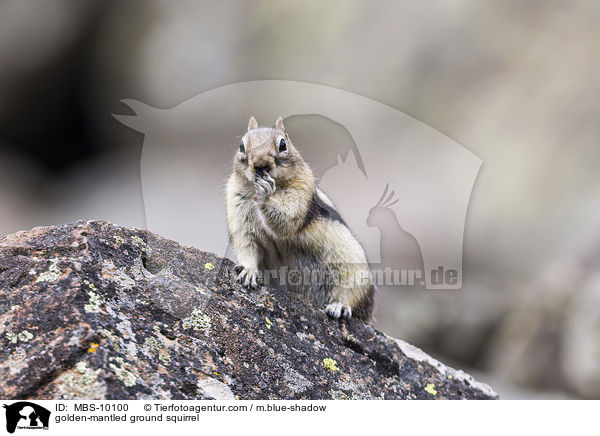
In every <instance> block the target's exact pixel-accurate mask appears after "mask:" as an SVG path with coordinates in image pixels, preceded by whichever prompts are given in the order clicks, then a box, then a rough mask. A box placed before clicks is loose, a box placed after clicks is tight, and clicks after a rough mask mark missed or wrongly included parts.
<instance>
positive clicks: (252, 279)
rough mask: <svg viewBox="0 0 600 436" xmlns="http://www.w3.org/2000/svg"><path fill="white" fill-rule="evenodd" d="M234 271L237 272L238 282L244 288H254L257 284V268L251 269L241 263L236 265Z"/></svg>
mask: <svg viewBox="0 0 600 436" xmlns="http://www.w3.org/2000/svg"><path fill="white" fill-rule="evenodd" d="M234 271H235V272H236V273H239V274H238V277H237V279H238V282H240V283H241V284H242V286H244V287H245V288H249V289H255V288H256V287H257V286H258V282H259V276H258V271H257V270H252V269H248V268H246V267H244V266H243V265H236V266H235V268H234Z"/></svg>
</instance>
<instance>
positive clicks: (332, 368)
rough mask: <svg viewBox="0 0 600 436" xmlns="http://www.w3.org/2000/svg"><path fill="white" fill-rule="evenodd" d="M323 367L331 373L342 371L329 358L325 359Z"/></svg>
mask: <svg viewBox="0 0 600 436" xmlns="http://www.w3.org/2000/svg"><path fill="white" fill-rule="evenodd" d="M323 365H325V368H327V369H328V370H329V371H333V372H336V371H339V370H340V369H339V368H338V366H337V362H336V361H335V360H333V359H331V358H329V357H326V358H325V359H323Z"/></svg>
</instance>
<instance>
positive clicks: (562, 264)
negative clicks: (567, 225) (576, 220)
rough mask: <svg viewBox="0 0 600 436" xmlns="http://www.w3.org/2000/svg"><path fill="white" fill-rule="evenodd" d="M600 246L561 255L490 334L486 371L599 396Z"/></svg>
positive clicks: (516, 381)
mask: <svg viewBox="0 0 600 436" xmlns="http://www.w3.org/2000/svg"><path fill="white" fill-rule="evenodd" d="M598 259H600V245H599V244H598V243H597V242H592V243H591V244H590V246H589V247H587V248H584V249H580V250H576V251H569V252H567V253H560V254H559V255H558V256H557V259H556V260H555V261H554V262H552V263H551V264H549V265H548V267H547V268H546V269H545V270H544V271H543V272H542V273H541V274H540V275H539V277H537V278H536V279H535V280H533V281H532V282H531V283H528V284H525V285H524V286H523V288H524V289H526V292H522V293H521V296H520V298H518V299H516V300H515V304H514V307H513V309H512V310H510V312H509V313H508V314H507V316H505V317H504V319H503V322H502V323H501V325H500V326H499V328H498V329H497V331H496V332H495V333H494V334H493V335H491V337H490V339H489V342H488V348H489V350H490V351H489V354H488V356H487V359H486V360H487V363H486V364H485V367H486V369H487V370H488V371H489V372H491V373H493V374H494V375H495V376H496V377H497V378H499V379H503V380H506V381H509V382H511V383H514V384H519V385H522V386H535V387H537V388H542V389H546V390H559V391H563V392H567V393H568V394H570V395H574V396H577V397H579V398H589V399H598V398H600V359H598V356H600V329H599V326H600V274H599V273H598V266H597V265H598Z"/></svg>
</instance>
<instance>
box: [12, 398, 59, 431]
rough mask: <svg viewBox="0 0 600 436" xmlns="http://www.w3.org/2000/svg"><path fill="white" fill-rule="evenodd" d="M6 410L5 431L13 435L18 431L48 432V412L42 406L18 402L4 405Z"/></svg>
mask: <svg viewBox="0 0 600 436" xmlns="http://www.w3.org/2000/svg"><path fill="white" fill-rule="evenodd" d="M2 407H4V408H5V409H6V431H7V432H9V433H14V432H15V430H16V429H19V430H37V429H43V430H48V424H49V422H50V411H49V410H47V409H45V408H44V407H42V406H38V405H37V404H35V403H30V402H29V401H19V402H18V403H13V404H10V405H6V404H4V405H3V406H2Z"/></svg>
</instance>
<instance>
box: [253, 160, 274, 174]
mask: <svg viewBox="0 0 600 436" xmlns="http://www.w3.org/2000/svg"><path fill="white" fill-rule="evenodd" d="M269 171H271V164H270V163H269V162H266V161H261V162H256V163H255V164H254V172H255V173H268V172H269Z"/></svg>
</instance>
